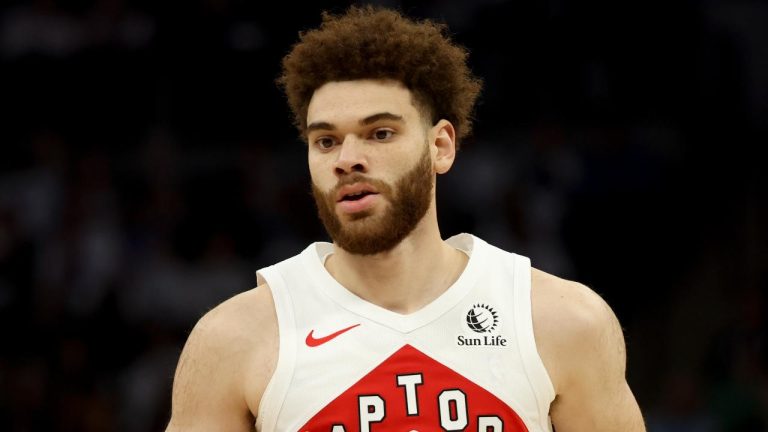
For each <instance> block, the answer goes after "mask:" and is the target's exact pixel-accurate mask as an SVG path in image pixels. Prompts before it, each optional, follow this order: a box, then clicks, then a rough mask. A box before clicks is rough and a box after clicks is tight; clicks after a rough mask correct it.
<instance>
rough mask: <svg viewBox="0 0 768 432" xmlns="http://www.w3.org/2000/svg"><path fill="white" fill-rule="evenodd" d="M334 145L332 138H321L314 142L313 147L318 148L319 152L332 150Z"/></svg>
mask: <svg viewBox="0 0 768 432" xmlns="http://www.w3.org/2000/svg"><path fill="white" fill-rule="evenodd" d="M334 144H336V141H334V139H333V138H331V137H327V136H323V137H320V138H318V139H316V140H315V145H317V146H318V147H320V149H321V150H330V149H331V148H333V146H334Z"/></svg>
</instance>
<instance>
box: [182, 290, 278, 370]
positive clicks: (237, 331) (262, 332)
mask: <svg viewBox="0 0 768 432" xmlns="http://www.w3.org/2000/svg"><path fill="white" fill-rule="evenodd" d="M272 328H274V329H275V330H276V318H275V311H274V304H273V301H272V295H271V293H270V291H269V287H268V286H267V285H261V286H259V287H256V288H254V289H251V290H249V291H246V292H243V293H241V294H238V295H236V296H234V297H232V298H230V299H228V300H226V301H224V302H223V303H221V304H219V305H218V306H216V307H215V308H213V309H211V310H210V311H209V312H207V313H206V314H205V315H203V317H202V318H200V320H199V321H198V322H197V324H195V326H194V328H193V329H192V332H191V333H190V335H189V339H188V341H187V345H191V344H194V343H196V344H201V345H205V346H207V347H210V348H212V350H210V351H206V352H207V353H210V354H212V355H213V354H217V353H220V352H222V351H223V352H224V353H226V354H234V353H233V352H230V351H237V352H240V351H243V350H244V349H246V348H250V347H259V346H261V344H262V343H265V342H268V341H269V339H270V337H271V332H270V330H271V329H272ZM244 342H247V343H246V344H242V343H244ZM238 343H239V344H238Z"/></svg>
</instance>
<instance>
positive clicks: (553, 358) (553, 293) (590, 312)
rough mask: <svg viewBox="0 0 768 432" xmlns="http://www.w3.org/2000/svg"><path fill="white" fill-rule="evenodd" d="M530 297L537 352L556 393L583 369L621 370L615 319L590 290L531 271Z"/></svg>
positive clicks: (619, 334) (620, 342)
mask: <svg viewBox="0 0 768 432" xmlns="http://www.w3.org/2000/svg"><path fill="white" fill-rule="evenodd" d="M531 297H532V312H533V326H534V333H535V338H536V346H537V348H538V350H539V354H540V355H541V358H542V360H543V361H544V365H545V367H546V368H547V371H548V372H549V374H550V377H551V379H552V383H553V385H554V386H555V389H556V390H557V391H558V393H559V392H560V391H561V390H562V389H563V388H565V387H567V386H568V385H569V384H570V383H571V381H572V380H573V379H574V378H578V376H579V375H583V371H582V370H581V369H582V368H584V367H585V365H595V366H596V365H600V364H621V365H623V364H624V362H623V361H622V358H623V357H624V340H623V335H622V331H621V327H620V325H619V323H618V320H617V319H616V315H615V314H614V313H613V311H612V310H611V308H610V306H609V305H608V304H607V303H606V302H605V300H603V298H602V297H600V296H599V295H598V294H597V293H595V292H594V291H593V290H591V289H590V288H588V287H586V286H585V285H582V284H580V283H578V282H573V281H568V280H565V279H561V278H558V277H556V276H553V275H550V274H548V273H545V272H542V271H540V270H536V269H532V272H531Z"/></svg>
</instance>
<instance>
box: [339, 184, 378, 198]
mask: <svg viewBox="0 0 768 432" xmlns="http://www.w3.org/2000/svg"><path fill="white" fill-rule="evenodd" d="M368 195H378V192H377V191H376V189H374V187H373V186H371V185H369V184H366V183H355V184H352V185H347V186H342V187H341V188H340V189H339V192H338V193H337V194H336V202H337V203H338V202H343V201H357V200H361V199H363V198H365V197H366V196H368Z"/></svg>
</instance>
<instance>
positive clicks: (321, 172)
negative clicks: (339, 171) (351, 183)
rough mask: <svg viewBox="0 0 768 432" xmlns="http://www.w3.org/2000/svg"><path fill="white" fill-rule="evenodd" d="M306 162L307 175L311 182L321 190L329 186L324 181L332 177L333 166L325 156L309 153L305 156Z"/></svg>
mask: <svg viewBox="0 0 768 432" xmlns="http://www.w3.org/2000/svg"><path fill="white" fill-rule="evenodd" d="M307 163H308V165H309V176H310V178H311V179H312V182H313V183H314V184H316V185H317V186H318V187H320V188H321V189H323V190H325V189H327V188H329V187H330V186H328V185H327V184H326V183H327V182H328V181H329V180H328V179H329V178H332V177H333V169H332V168H333V167H332V166H331V165H332V164H331V163H330V162H329V161H328V160H327V158H322V157H317V156H313V155H312V154H310V155H309V156H308V158H307ZM332 180H333V179H332ZM333 181H335V180H333Z"/></svg>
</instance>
